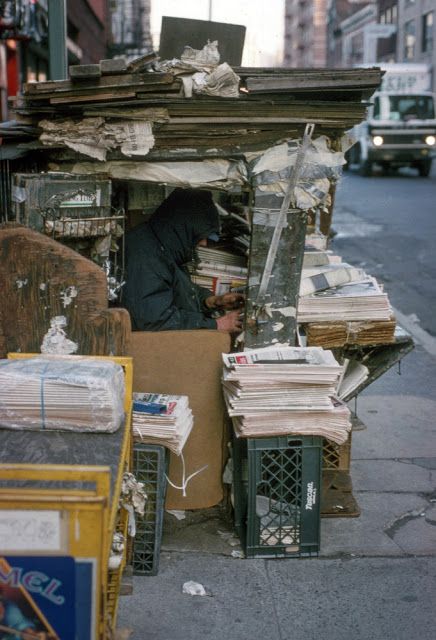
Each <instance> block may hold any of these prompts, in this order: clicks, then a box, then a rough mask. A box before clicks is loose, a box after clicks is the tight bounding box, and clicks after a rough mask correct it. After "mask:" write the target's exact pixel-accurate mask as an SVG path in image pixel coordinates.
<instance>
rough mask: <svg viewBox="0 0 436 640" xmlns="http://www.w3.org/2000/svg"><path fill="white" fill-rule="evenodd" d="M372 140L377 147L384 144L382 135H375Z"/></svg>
mask: <svg viewBox="0 0 436 640" xmlns="http://www.w3.org/2000/svg"><path fill="white" fill-rule="evenodd" d="M429 137H430V136H429ZM372 142H373V144H374V146H375V147H381V146H382V144H383V138H382V136H374V137H373V139H372Z"/></svg>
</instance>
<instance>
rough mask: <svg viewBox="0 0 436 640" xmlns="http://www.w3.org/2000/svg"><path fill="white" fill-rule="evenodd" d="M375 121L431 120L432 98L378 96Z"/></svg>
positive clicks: (375, 101) (432, 116)
mask: <svg viewBox="0 0 436 640" xmlns="http://www.w3.org/2000/svg"><path fill="white" fill-rule="evenodd" d="M373 118H374V119H375V120H402V121H403V122H407V121H408V120H431V119H433V118H434V103H433V98H432V97H431V96H413V95H398V96H392V95H391V96H377V97H376V98H375V100H374V113H373Z"/></svg>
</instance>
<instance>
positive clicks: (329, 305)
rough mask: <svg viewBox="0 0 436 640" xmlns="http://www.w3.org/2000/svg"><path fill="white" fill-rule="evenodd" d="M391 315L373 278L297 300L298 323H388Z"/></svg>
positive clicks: (380, 289)
mask: <svg viewBox="0 0 436 640" xmlns="http://www.w3.org/2000/svg"><path fill="white" fill-rule="evenodd" d="M392 315H393V311H392V307H391V305H390V303H389V298H388V296H387V294H386V293H384V292H383V290H382V288H381V286H380V285H379V283H378V282H377V280H376V279H375V278H372V277H370V276H366V277H364V278H362V279H361V280H358V281H356V282H349V283H347V284H341V285H338V286H335V287H331V288H329V289H322V290H319V291H316V292H315V293H311V294H309V295H306V296H301V297H300V299H299V301H298V321H299V322H326V321H330V320H337V319H338V318H340V319H341V320H345V321H350V320H389V319H390V318H391V317H392Z"/></svg>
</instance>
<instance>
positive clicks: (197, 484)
mask: <svg viewBox="0 0 436 640" xmlns="http://www.w3.org/2000/svg"><path fill="white" fill-rule="evenodd" d="M229 351H230V336H229V335H228V334H226V333H221V332H219V331H209V330H198V331H158V332H154V331H135V332H133V333H132V339H131V344H130V352H129V354H128V355H131V356H132V358H133V390H134V391H143V392H144V391H148V392H156V393H168V394H179V395H187V396H189V403H190V406H191V408H192V411H193V414H194V427H193V429H192V432H191V434H190V436H189V439H188V441H187V443H186V445H185V448H184V450H183V455H184V458H185V464H186V476H188V475H190V474H191V473H193V472H194V471H196V470H197V469H200V468H201V467H203V466H204V465H208V466H207V468H206V469H205V470H204V471H202V472H201V473H199V474H198V475H197V476H195V477H194V478H192V480H191V481H190V482H189V484H188V486H187V489H186V497H183V495H182V492H181V491H178V490H176V489H174V488H173V487H171V486H170V485H169V486H168V490H167V499H166V508H167V509H205V508H207V507H211V506H213V505H216V504H218V503H219V502H220V501H221V500H222V499H223V485H222V471H223V466H224V463H225V458H226V444H227V428H226V424H227V419H226V412H225V406H224V400H223V396H222V390H221V375H222V359H221V354H222V353H228V352H229ZM169 478H170V479H171V481H172V482H173V483H174V484H176V485H180V484H181V478H182V464H181V459H180V458H179V457H178V456H176V455H174V454H173V453H171V456H170V468H169Z"/></svg>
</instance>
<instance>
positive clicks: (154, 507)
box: [132, 442, 168, 576]
mask: <svg viewBox="0 0 436 640" xmlns="http://www.w3.org/2000/svg"><path fill="white" fill-rule="evenodd" d="M167 461H168V453H167V450H166V449H165V447H162V446H161V445H152V444H142V443H138V442H135V443H134V444H133V473H134V474H135V477H136V479H137V480H138V481H139V482H143V483H144V489H145V492H146V494H147V501H146V503H145V511H144V516H143V517H141V516H138V515H137V516H136V535H135V538H134V540H133V559H132V564H133V573H134V574H135V575H149V576H155V575H156V574H157V572H158V568H159V555H160V545H161V540H162V525H163V513H164V503H165V493H166V484H167V483H166V477H165V473H166V469H167Z"/></svg>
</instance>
